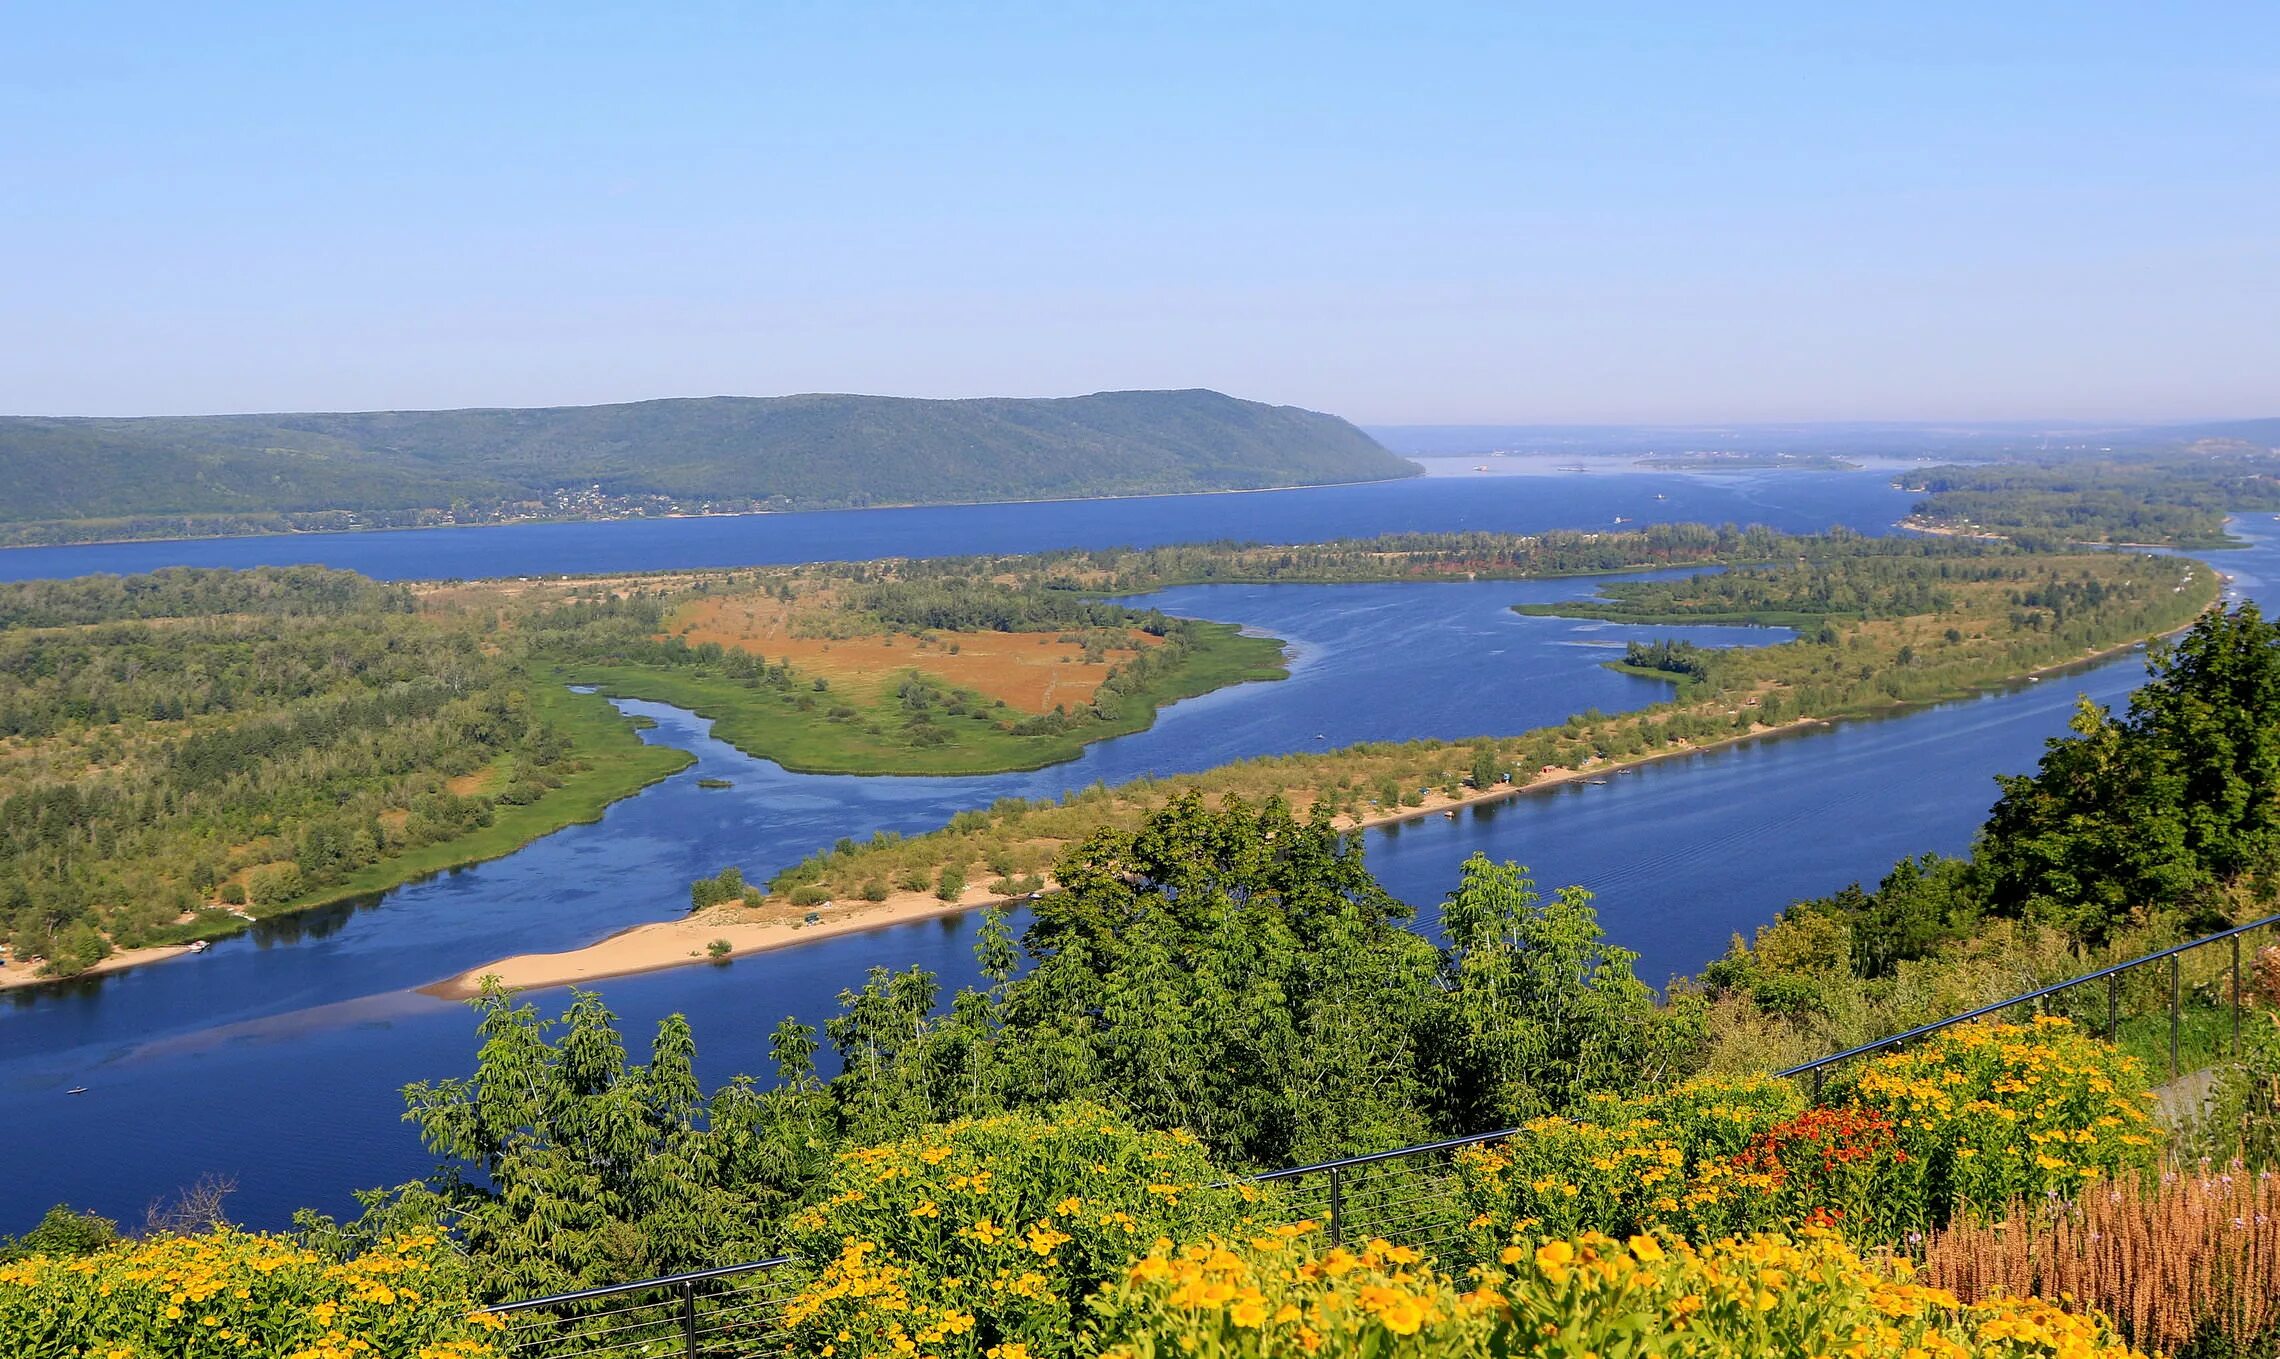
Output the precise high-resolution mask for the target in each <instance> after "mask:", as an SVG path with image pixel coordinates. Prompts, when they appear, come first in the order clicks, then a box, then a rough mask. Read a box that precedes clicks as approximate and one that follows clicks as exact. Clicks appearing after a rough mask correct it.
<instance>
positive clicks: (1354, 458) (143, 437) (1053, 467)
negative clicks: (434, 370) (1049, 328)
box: [0, 391, 1417, 541]
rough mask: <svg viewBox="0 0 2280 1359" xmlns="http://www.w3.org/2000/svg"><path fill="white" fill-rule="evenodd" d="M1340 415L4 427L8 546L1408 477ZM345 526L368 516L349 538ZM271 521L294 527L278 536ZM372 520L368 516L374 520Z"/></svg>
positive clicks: (756, 412) (642, 416)
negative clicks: (240, 522) (457, 516)
mask: <svg viewBox="0 0 2280 1359" xmlns="http://www.w3.org/2000/svg"><path fill="white" fill-rule="evenodd" d="M1416 471H1417V469H1416V467H1415V466H1414V465H1413V464H1411V463H1409V462H1406V461H1404V460H1402V459H1400V458H1396V457H1394V456H1393V455H1392V454H1390V453H1388V452H1386V451H1385V450H1384V449H1383V448H1380V447H1379V446H1378V445H1377V444H1376V443H1375V442H1373V441H1372V440H1371V439H1370V438H1369V436H1367V435H1365V434H1363V433H1362V432H1361V431H1360V430H1357V429H1355V428H1354V427H1353V426H1352V425H1349V424H1347V423H1346V422H1345V421H1343V420H1340V419H1337V418H1336V417H1334V416H1328V415H1321V414H1317V413H1315V412H1312V411H1305V410H1300V409H1297V408H1295V407H1289V406H1266V405H1260V404H1258V403H1256V402H1249V401H1239V400H1236V399H1234V398H1232V397H1227V396H1222V395H1220V394H1219V393H1217V392H1208V391H1172V392H1104V393H1100V394H1098V395H1093V396H1081V397H1070V398H1066V399H1061V400H1015V399H985V400H973V401H921V400H911V399H905V398H898V397H873V396H792V397H774V398H746V397H713V398H708V399H702V400H667V401H643V402H635V403H631V404H625V405H609V406H575V407H548V408H543V409H531V410H459V411H379V412H366V413H358V414H308V415H232V416H197V417H193V416H165V417H151V418H141V419H78V418H73V419H63V418H46V417H29V416H16V417H5V418H0V484H6V485H8V486H10V487H11V488H13V493H12V494H11V495H10V496H9V497H8V498H7V501H6V503H5V505H0V524H5V525H13V526H15V527H14V528H12V529H11V530H10V532H11V533H12V534H13V535H14V536H13V537H12V538H11V539H10V541H62V540H64V539H65V538H67V537H69V536H71V533H72V530H70V529H69V528H68V527H63V526H67V525H69V524H72V523H75V522H84V523H86V525H87V527H86V529H85V532H86V533H88V534H94V535H98V536H109V537H130V536H156V535H181V534H183V533H185V532H191V531H204V530H207V529H212V528H216V527H221V526H223V525H224V524H226V520H221V519H219V518H218V517H222V516H250V517H251V520H252V522H253V523H255V524H257V525H259V526H261V527H262V528H264V529H270V530H273V529H274V528H276V527H278V526H279V525H280V524H283V525H287V526H292V527H303V528H327V527H344V526H346V527H374V526H377V525H378V524H382V523H394V522H400V521H401V519H402V518H403V516H404V515H405V514H406V513H407V512H411V511H417V510H440V509H445V508H447V507H454V506H457V507H461V508H462V509H463V510H464V512H465V513H464V515H463V516H462V517H464V518H467V519H472V520H481V519H484V518H488V517H496V516H497V515H498V514H499V513H500V512H501V511H502V510H506V509H517V508H519V509H520V510H522V511H525V512H528V513H531V514H550V515H552V516H554V517H564V518H568V517H577V516H578V515H581V514H589V513H592V514H616V513H624V512H628V511H629V510H631V511H634V512H639V511H641V510H643V509H646V508H650V505H649V503H648V502H649V498H657V503H656V506H655V507H656V508H664V509H671V510H683V511H696V510H703V509H822V508H836V507H844V506H860V505H868V504H882V505H891V504H912V503H942V502H953V501H984V500H1036V499H1049V498H1056V497H1074V496H1106V495H1133V494H1160V493H1169V492H1182V491H1220V490H1241V489H1251V488H1258V487H1269V486H1296V485H1319V484H1326V483H1337V482H1352V481H1369V480H1377V479H1383V478H1388V477H1402V476H1411V475H1415V473H1416ZM344 514H353V515H355V516H360V517H358V518H356V519H354V520H353V521H350V520H347V519H344V518H343V517H342V516H343V515H344ZM280 516H286V517H284V518H281V517H280ZM367 516H368V517H367Z"/></svg>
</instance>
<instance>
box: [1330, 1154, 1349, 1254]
mask: <svg viewBox="0 0 2280 1359" xmlns="http://www.w3.org/2000/svg"><path fill="white" fill-rule="evenodd" d="M1345 1241H1346V1172H1345V1171H1344V1169H1342V1168H1341V1167H1338V1166H1332V1167H1330V1244H1331V1245H1333V1246H1339V1245H1344V1244H1345Z"/></svg>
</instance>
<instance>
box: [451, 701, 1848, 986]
mask: <svg viewBox="0 0 2280 1359" xmlns="http://www.w3.org/2000/svg"><path fill="white" fill-rule="evenodd" d="M1826 725H1827V723H1825V722H1823V721H1822V720H1821V719H1819V718H1810V717H1809V718H1800V719H1798V720H1796V721H1794V722H1784V723H1782V724H1780V725H1779V726H1773V727H1767V726H1758V727H1753V728H1752V729H1751V730H1750V731H1748V732H1747V733H1743V734H1740V735H1736V736H1731V737H1728V738H1726V739H1725V740H1722V741H1711V742H1705V743H1702V744H1698V745H1682V746H1678V747H1675V748H1673V749H1670V750H1662V751H1657V752H1655V753H1653V754H1651V755H1642V756H1640V757H1638V758H1636V759H1631V760H1612V761H1600V762H1596V763H1593V764H1590V765H1587V766H1586V767H1584V768H1582V769H1561V770H1556V771H1554V772H1552V773H1549V774H1540V775H1538V776H1537V777H1536V778H1534V779H1531V780H1529V781H1528V782H1527V783H1523V784H1498V785H1497V786H1496V787H1494V788H1488V789H1473V790H1467V791H1465V792H1463V793H1460V794H1459V795H1458V796H1456V797H1449V796H1447V795H1446V794H1443V793H1440V792H1432V793H1428V794H1426V796H1425V800H1424V802H1423V803H1421V804H1420V805H1418V806H1415V807H1401V808H1396V809H1393V810H1391V811H1385V812H1380V813H1378V814H1376V815H1374V816H1367V817H1362V818H1359V819H1356V818H1353V817H1343V816H1342V817H1339V818H1337V820H1336V821H1335V822H1334V823H1333V824H1335V825H1336V826H1337V827H1338V828H1339V829H1341V830H1361V829H1367V828H1368V827H1371V826H1382V825H1388V824H1391V823H1393V822H1397V821H1417V820H1422V819H1424V818H1426V817H1431V816H1441V815H1446V814H1448V813H1452V812H1455V811H1457V810H1458V809H1460V808H1463V807H1469V806H1472V805H1474V804H1476V803H1483V802H1498V801H1502V800H1504V799H1507V798H1515V797H1523V796H1526V795H1528V794H1530V793H1537V792H1542V791H1544V790H1545V789H1548V788H1554V787H1557V786H1559V785H1561V784H1568V783H1575V782H1578V781H1582V780H1590V779H1600V778H1606V777H1607V776H1609V775H1611V774H1614V773H1616V772H1618V771H1621V770H1627V769H1633V768H1637V767H1638V766H1640V765H1645V764H1652V763H1654V762H1656V761H1658V760H1669V759H1676V758H1679V757H1681V756H1686V755H1694V754H1699V753H1701V752H1702V751H1705V750H1715V749H1717V748H1718V747H1721V746H1729V745H1733V744H1735V743H1736V742H1740V741H1751V740H1757V739H1759V738H1762V737H1766V736H1772V735H1777V734H1780V733H1785V732H1792V731H1799V730H1803V729H1804V728H1807V727H1819V726H1826ZM1051 885H1052V884H1051V882H1050V880H1048V883H1047V886H1048V887H1050V886H1051ZM1015 900H1018V898H1006V897H998V896H993V895H991V894H990V893H989V892H988V891H986V890H984V889H980V888H971V887H970V888H968V889H967V890H966V892H965V893H964V895H962V896H960V897H959V899H958V900H957V901H955V902H946V901H943V900H941V899H940V898H938V897H935V896H933V895H932V894H930V893H926V892H895V893H892V894H890V895H889V896H888V897H887V899H886V900H884V901H876V902H873V901H845V902H834V903H832V904H831V905H829V906H823V907H817V908H814V909H815V912H816V914H817V915H818V916H819V917H821V918H820V919H819V920H817V922H816V923H815V924H812V925H810V924H805V923H803V919H804V917H805V916H806V914H807V908H802V907H796V906H793V905H790V904H789V903H786V902H781V901H770V902H768V903H767V904H765V905H761V906H715V907H710V908H708V909H706V910H703V911H699V912H697V913H695V914H693V915H689V916H686V917H683V918H682V919H679V920H658V921H652V922H650V923H648V924H643V925H635V926H633V927H632V928H630V929H626V930H621V931H619V932H618V933H616V934H613V935H611V936H609V937H608V938H607V939H602V940H598V941H596V942H594V943H592V944H588V945H587V946H586V947H584V948H576V949H570V950H567V951H565V952H561V953H518V954H516V955H515V956H513V957H511V958H501V959H499V960H498V961H496V962H491V963H485V964H483V965H482V966H481V967H474V968H469V969H468V970H467V971H465V972H462V973H460V974H459V975H458V976H456V977H452V978H450V979H449V980H447V981H441V982H437V983H436V984H434V985H433V986H423V987H421V988H420V989H421V990H422V991H424V992H426V993H427V994H429V995H434V996H444V997H448V998H451V999H463V998H465V997H468V996H472V995H474V994H476V993H477V992H479V991H480V990H481V989H482V985H483V979H484V978H486V977H496V978H498V979H499V981H500V982H501V983H503V984H504V985H506V986H509V987H513V988H516V989H524V990H528V989H539V988H544V987H550V986H572V985H576V984H578V983H581V982H589V981H598V980H601V979H602V978H605V977H624V976H631V975H633V974H636V973H641V972H655V971H659V970H661V969H664V968H668V967H686V966H689V965H691V964H694V963H705V962H710V961H712V960H711V958H710V957H709V955H708V954H707V952H706V949H707V946H708V945H710V943H711V942H712V941H713V940H715V939H725V940H727V941H728V944H729V948H730V950H731V953H730V955H729V956H730V957H731V958H742V957H745V956H747V955H750V954H754V953H765V952H767V951H769V950H771V949H779V948H789V947H792V946H794V945H797V944H809V943H815V942H817V941H819V940H823V939H831V938H835V937H837V936H839V935H843V934H854V933H857V932H859V931H862V930H875V929H884V928H886V927H888V926H892V925H904V924H908V923H910V922H912V921H914V920H932V919H935V918H937V917H940V916H946V915H956V914H958V913H959V912H962V911H971V910H977V909H980V908H982V907H985V906H990V905H995V904H999V903H1010V902H1012V901H1015Z"/></svg>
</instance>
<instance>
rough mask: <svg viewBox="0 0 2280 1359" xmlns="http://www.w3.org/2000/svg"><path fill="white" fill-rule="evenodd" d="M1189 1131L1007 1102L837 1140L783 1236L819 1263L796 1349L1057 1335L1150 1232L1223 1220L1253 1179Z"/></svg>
mask: <svg viewBox="0 0 2280 1359" xmlns="http://www.w3.org/2000/svg"><path fill="white" fill-rule="evenodd" d="M1221 1179H1223V1176H1222V1175H1221V1174H1220V1173H1219V1172H1218V1171H1216V1170H1215V1169H1213V1167H1212V1165H1211V1163H1210V1162H1209V1161H1208V1160H1207V1159H1206V1158H1205V1156H1204V1154H1203V1151H1202V1149H1201V1148H1200V1147H1199V1146H1198V1145H1197V1144H1196V1141H1195V1139H1194V1138H1192V1137H1189V1136H1187V1135H1186V1134H1184V1133H1139V1132H1134V1131H1133V1130H1131V1129H1130V1128H1128V1127H1125V1126H1122V1125H1120V1124H1118V1123H1116V1122H1115V1121H1114V1120H1113V1119H1111V1117H1110V1116H1109V1115H1108V1113H1107V1111H1105V1110H1103V1109H1099V1108H1097V1107H1088V1106H1072V1107H1070V1108H1068V1109H1065V1110H1062V1111H1060V1112H1059V1113H1058V1114H1057V1115H1056V1116H1054V1117H1052V1118H1049V1119H1048V1118H1040V1117H1036V1116H1031V1115H1004V1116H1000V1117H996V1118H987V1119H977V1120H971V1121H967V1122H961V1123H954V1124H951V1125H950V1126H948V1127H945V1128H940V1129H936V1130H932V1131H930V1132H928V1133H926V1134H925V1135H923V1136H919V1137H915V1138H909V1139H905V1140H902V1141H899V1142H892V1143H888V1144H886V1145H884V1146H877V1147H867V1148H863V1149H861V1150H857V1151H850V1152H847V1153H844V1154H843V1155H842V1156H841V1157H840V1158H839V1161H838V1164H837V1165H836V1166H835V1167H833V1170H832V1173H831V1175H830V1177H829V1178H828V1179H827V1180H826V1181H825V1182H824V1184H823V1185H822V1186H821V1187H820V1189H819V1191H818V1192H819V1195H820V1201H819V1202H817V1203H816V1204H815V1205H814V1206H812V1207H810V1208H807V1209H805V1210H803V1211H802V1212H800V1213H798V1214H796V1215H794V1216H793V1218H792V1219H791V1222H790V1223H789V1224H788V1231H787V1239H788V1241H789V1243H790V1244H791V1245H792V1246H793V1247H795V1248H796V1249H797V1250H798V1251H799V1252H800V1253H801V1254H802V1255H803V1256H805V1257H806V1258H807V1259H810V1260H814V1261H819V1262H822V1264H821V1269H820V1270H819V1272H818V1274H817V1276H816V1278H815V1279H814V1280H813V1281H812V1282H811V1283H810V1284H809V1285H808V1286H807V1287H806V1288H804V1289H803V1290H802V1291H801V1293H800V1294H799V1296H797V1297H796V1298H794V1299H793V1301H792V1303H791V1304H790V1306H789V1308H788V1309H787V1311H786V1313H785V1322H786V1324H787V1327H788V1329H789V1331H790V1337H791V1348H792V1350H793V1351H794V1352H796V1353H802V1354H830V1353H832V1352H833V1349H834V1348H835V1347H837V1348H839V1349H840V1350H841V1351H842V1352H844V1353H850V1354H871V1353H878V1354H891V1353H897V1352H902V1351H903V1346H904V1345H905V1344H906V1343H908V1344H910V1345H915V1346H916V1347H917V1348H918V1351H919V1352H921V1353H936V1354H953V1353H973V1354H988V1353H995V1352H997V1348H998V1347H999V1346H1017V1347H1024V1348H1027V1349H1029V1350H1031V1351H1033V1352H1036V1353H1052V1352H1056V1351H1058V1350H1060V1349H1062V1348H1064V1347H1065V1346H1066V1345H1067V1344H1068V1342H1069V1339H1070V1338H1071V1337H1073V1336H1074V1335H1076V1334H1077V1332H1078V1331H1079V1329H1080V1322H1081V1320H1082V1318H1083V1315H1084V1300H1085V1299H1086V1298H1087V1297H1089V1296H1090V1295H1091V1294H1092V1293H1093V1292H1094V1291H1095V1290H1097V1289H1098V1288H1099V1287H1100V1286H1101V1285H1103V1284H1105V1283H1107V1282H1108V1281H1109V1280H1110V1279H1112V1278H1115V1277H1117V1276H1119V1275H1120V1274H1121V1273H1122V1271H1123V1268H1124V1265H1125V1264H1126V1263H1127V1262H1128V1261H1130V1260H1131V1259H1132V1257H1133V1256H1134V1255H1135V1254H1137V1253H1138V1252H1139V1251H1140V1250H1142V1249H1144V1248H1145V1247H1146V1246H1147V1244H1148V1243H1150V1242H1153V1241H1156V1240H1159V1239H1163V1238H1169V1239H1173V1240H1182V1241H1186V1240H1195V1239H1199V1238H1201V1237H1202V1236H1204V1235H1205V1234H1207V1233H1212V1232H1222V1233H1223V1232H1227V1231H1230V1230H1232V1229H1234V1228H1235V1227H1236V1225H1237V1223H1238V1221H1239V1219H1240V1217H1241V1214H1242V1211H1243V1209H1244V1207H1245V1205H1246V1203H1247V1201H1248V1200H1249V1199H1250V1198H1251V1197H1253V1196H1254V1194H1253V1191H1249V1190H1247V1189H1246V1190H1242V1191H1238V1190H1233V1189H1211V1188H1208V1187H1207V1186H1209V1185H1211V1184H1213V1183H1215V1182H1218V1181H1220V1180H1221Z"/></svg>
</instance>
